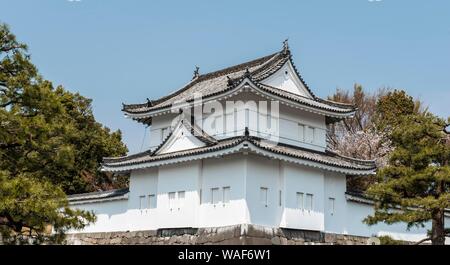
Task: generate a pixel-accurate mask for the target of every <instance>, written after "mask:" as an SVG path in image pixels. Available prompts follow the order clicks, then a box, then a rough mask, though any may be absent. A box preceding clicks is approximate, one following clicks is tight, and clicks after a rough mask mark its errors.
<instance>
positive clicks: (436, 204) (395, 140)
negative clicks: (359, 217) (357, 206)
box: [365, 105, 450, 242]
mask: <svg viewBox="0 0 450 265" xmlns="http://www.w3.org/2000/svg"><path fill="white" fill-rule="evenodd" d="M391 107H392V108H394V105H391ZM411 107H412V106H411V105H409V106H408V107H407V108H409V109H411ZM396 111H398V109H397V110H396ZM399 115H400V114H399ZM390 124H396V125H395V127H392V128H393V130H392V133H391V134H390V136H389V137H390V140H391V142H392V145H393V146H394V150H393V152H392V153H391V155H390V159H389V165H388V166H387V167H385V168H383V169H381V170H380V171H379V172H378V178H379V182H378V183H377V184H374V185H372V186H371V187H370V188H369V189H368V191H367V194H368V195H369V196H370V197H372V198H374V199H375V201H376V203H375V213H374V214H373V215H372V216H369V217H367V218H366V219H365V222H367V223H368V224H369V225H372V224H376V223H378V222H385V223H387V224H392V223H396V222H406V223H407V224H408V228H410V227H412V226H423V225H424V223H425V222H428V221H430V220H432V221H433V227H432V230H433V231H434V232H435V233H432V234H433V237H434V239H435V240H437V241H439V242H442V240H443V238H444V234H445V233H444V221H443V220H444V217H443V216H444V209H445V208H448V207H449V206H450V193H449V183H450V166H449V165H448V161H449V158H450V145H449V143H448V141H447V140H448V135H447V134H446V133H445V132H444V128H445V127H446V121H445V120H443V119H440V118H438V117H436V116H434V115H432V114H430V113H423V114H410V115H403V116H397V117H396V118H394V116H392V117H391V121H390ZM437 231H439V232H438V233H437V234H436V232H437Z"/></svg>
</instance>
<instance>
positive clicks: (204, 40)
mask: <svg viewBox="0 0 450 265" xmlns="http://www.w3.org/2000/svg"><path fill="white" fill-rule="evenodd" d="M0 21H2V22H6V23H7V24H9V25H10V26H11V29H12V31H13V32H14V33H15V34H16V35H17V36H18V38H19V40H20V41H23V42H25V43H27V44H28V45H29V50H30V52H31V54H32V60H33V62H34V63H35V64H36V65H37V66H38V68H39V69H40V72H41V74H43V75H44V77H45V78H47V79H49V80H52V81H53V82H54V84H55V85H59V84H61V85H63V86H64V87H66V88H67V89H69V90H71V91H78V92H80V93H81V94H82V95H84V96H87V97H89V98H92V99H93V100H94V102H93V107H94V113H95V115H96V118H97V120H98V121H100V122H102V123H103V124H105V125H106V126H108V127H110V128H112V129H121V130H122V132H123V134H124V141H125V142H126V144H127V145H128V147H129V149H130V151H131V152H137V151H139V150H140V148H141V143H142V140H143V136H144V126H142V125H141V124H137V123H136V122H134V121H132V120H129V119H125V118H124V116H123V114H122V113H121V111H120V108H121V102H125V103H138V102H143V101H145V99H146V98H147V97H148V98H151V99H156V98H158V97H160V96H163V95H165V94H167V93H169V92H171V91H174V90H176V89H177V88H180V87H181V86H182V85H183V84H185V83H187V82H188V81H189V80H190V78H191V77H192V72H193V70H194V65H199V66H200V71H201V72H203V73H204V72H209V71H213V70H216V69H219V68H222V67H226V66H229V65H233V64H237V63H240V62H243V61H245V60H250V59H253V58H257V57H260V56H264V55H267V54H269V53H272V52H275V51H277V50H279V49H280V48H281V45H282V41H283V40H284V39H285V38H286V37H289V44H290V47H291V51H292V52H293V54H294V61H295V63H296V65H297V67H298V68H299V70H300V71H301V73H302V74H303V77H304V78H305V80H306V82H307V83H308V84H309V85H310V87H311V88H312V89H313V91H314V92H316V94H317V95H319V96H321V97H326V96H327V95H329V94H331V93H332V92H333V91H334V90H335V89H336V88H344V89H351V88H352V86H353V84H354V83H355V82H358V83H361V84H362V85H363V86H364V87H365V88H366V89H368V90H371V91H373V90H375V89H378V88H380V87H391V88H401V89H405V90H406V91H408V93H410V94H411V95H413V96H415V97H419V98H420V99H421V100H423V101H424V102H425V103H426V104H428V105H429V106H430V109H431V111H433V112H435V113H437V114H439V115H440V116H443V117H448V116H450V107H449V106H450V105H449V102H450V100H449V99H450V1H448V0H427V1H425V0H382V1H380V2H370V1H369V0H301V1H300V0H297V1H262V0H261V1H231V0H227V1H208V0H205V1H168V0H166V1H143V0H142V1H137V0H135V1H132V0H127V1H126V0H109V1H104V0H81V1H79V2H76V1H72V2H71V1H68V0H40V1H36V0H28V1H26V0H0Z"/></svg>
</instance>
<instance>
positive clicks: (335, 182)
mask: <svg viewBox="0 0 450 265" xmlns="http://www.w3.org/2000/svg"><path fill="white" fill-rule="evenodd" d="M324 176H325V179H324V180H325V181H324V184H325V185H324V216H325V232H330V233H347V231H346V226H347V225H346V223H345V219H346V214H347V202H346V198H345V191H346V177H345V175H343V174H338V173H332V172H327V173H325V175H324ZM330 198H334V199H335V205H334V213H333V212H332V209H331V205H330V201H329V199H330Z"/></svg>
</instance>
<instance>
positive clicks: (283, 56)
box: [122, 50, 355, 119]
mask: <svg viewBox="0 0 450 265" xmlns="http://www.w3.org/2000/svg"><path fill="white" fill-rule="evenodd" d="M287 61H290V62H291V63H292V65H293V66H294V69H295V71H296V72H297V74H298V76H299V77H300V80H301V81H302V83H303V84H304V86H305V87H306V89H307V90H308V91H309V93H310V94H311V95H312V99H306V98H303V100H298V99H299V98H298V97H300V98H301V96H298V95H294V94H292V93H289V92H285V93H284V92H280V91H278V92H277V94H276V95H278V96H280V97H283V98H287V99H297V101H298V102H299V103H302V104H306V105H309V106H311V107H315V108H320V109H326V110H329V111H335V112H340V113H350V112H353V111H354V110H355V108H354V107H353V106H352V105H347V104H339V103H336V102H330V101H327V100H323V99H320V98H318V97H316V96H315V95H314V94H313V93H312V91H311V89H309V87H308V85H307V84H306V82H304V80H303V78H302V77H301V75H300V73H299V72H298V71H297V69H296V68H295V65H294V63H293V61H292V56H291V53H290V51H289V50H283V51H280V52H277V53H274V54H271V55H269V56H265V57H262V58H259V59H256V60H253V61H250V62H246V63H243V64H239V65H236V66H232V67H228V68H225V69H223V70H219V71H216V72H211V73H208V74H204V75H199V76H198V77H196V78H194V79H193V80H192V81H191V82H190V83H188V84H187V85H186V86H184V87H183V88H181V89H179V90H178V91H176V92H174V93H172V94H170V95H168V96H165V97H163V98H160V99H158V100H154V101H150V100H149V101H148V102H147V103H143V104H131V105H127V104H124V105H123V109H122V110H123V111H124V112H125V113H129V114H140V113H146V112H149V111H154V110H158V109H162V108H168V107H170V106H171V105H172V104H173V103H175V102H177V101H180V100H183V101H187V102H189V101H192V100H193V98H194V93H200V94H201V95H202V97H208V96H213V95H217V94H220V93H222V92H225V91H227V90H230V89H232V88H234V85H238V83H239V80H242V79H243V77H245V76H246V75H249V76H251V79H252V81H254V83H255V84H258V85H261V84H260V83H259V81H261V80H263V79H265V78H267V77H268V76H270V75H272V74H273V73H275V72H276V71H278V70H279V69H280V68H281V67H282V66H283V65H284V64H285V63H286V62H287ZM266 90H267V91H268V92H269V93H273V92H274V90H273V89H266ZM278 90H279V89H278ZM296 96H297V97H296ZM144 119H145V118H144Z"/></svg>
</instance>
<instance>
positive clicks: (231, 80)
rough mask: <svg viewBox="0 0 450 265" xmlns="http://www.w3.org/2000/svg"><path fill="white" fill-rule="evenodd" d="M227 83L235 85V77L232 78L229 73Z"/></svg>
mask: <svg viewBox="0 0 450 265" xmlns="http://www.w3.org/2000/svg"><path fill="white" fill-rule="evenodd" d="M227 83H228V85H229V86H232V85H233V79H231V77H230V76H229V75H227Z"/></svg>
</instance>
